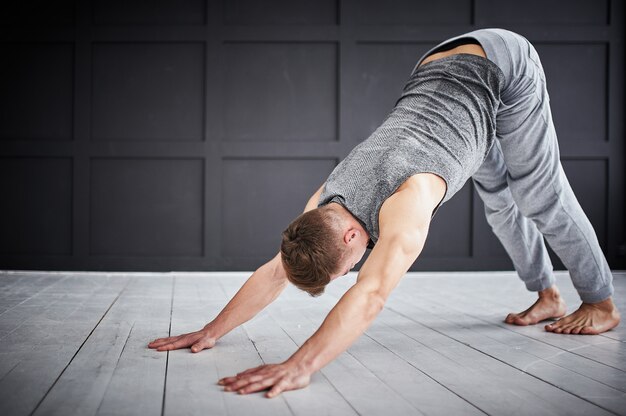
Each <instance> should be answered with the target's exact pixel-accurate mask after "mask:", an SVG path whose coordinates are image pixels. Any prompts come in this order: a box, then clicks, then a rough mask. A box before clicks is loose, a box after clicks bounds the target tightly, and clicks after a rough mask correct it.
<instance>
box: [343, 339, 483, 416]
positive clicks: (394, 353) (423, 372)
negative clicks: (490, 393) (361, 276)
mask: <svg viewBox="0 0 626 416" xmlns="http://www.w3.org/2000/svg"><path fill="white" fill-rule="evenodd" d="M363 335H364V336H366V337H368V338H369V339H371V340H372V341H374V342H375V343H377V344H378V345H380V346H381V347H382V348H384V349H386V350H387V351H389V352H390V353H391V354H393V355H395V356H396V357H398V358H399V359H401V360H402V361H404V362H405V363H406V364H407V365H409V366H411V367H413V368H415V369H416V370H417V371H419V372H420V373H422V374H424V375H425V376H426V377H428V378H429V379H431V380H432V381H434V382H435V383H437V384H439V385H440V386H441V387H443V388H444V389H446V390H448V391H449V392H450V393H452V394H454V395H455V396H457V397H458V398H459V399H461V400H463V401H464V402H466V403H467V404H469V405H470V406H472V407H474V408H475V409H476V410H478V411H479V412H481V413H483V414H485V415H487V414H488V413H487V412H485V411H484V410H482V409H481V408H480V407H478V406H476V405H475V404H474V403H472V402H470V401H469V400H467V399H466V398H465V397H463V396H461V395H460V394H458V393H457V392H455V391H454V390H452V389H450V388H449V387H448V386H446V385H445V384H443V383H441V382H440V381H439V380H437V379H436V378H434V377H433V376H431V375H430V374H428V373H427V372H426V371H424V370H422V369H421V368H419V367H417V366H415V365H414V364H413V363H411V362H409V361H407V360H405V359H404V358H403V357H402V356H400V355H398V354H397V353H396V352H395V351H393V350H391V349H389V348H388V347H387V346H386V345H383V344H381V343H380V342H379V341H378V340H377V339H376V338H374V337H372V336H371V335H369V334H368V333H367V332H365V333H364V334H363ZM348 353H349V351H348Z"/></svg>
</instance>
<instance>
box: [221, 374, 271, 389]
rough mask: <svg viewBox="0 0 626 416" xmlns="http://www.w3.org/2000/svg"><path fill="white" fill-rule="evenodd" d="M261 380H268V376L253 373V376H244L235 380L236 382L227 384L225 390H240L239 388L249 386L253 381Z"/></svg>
mask: <svg viewBox="0 0 626 416" xmlns="http://www.w3.org/2000/svg"><path fill="white" fill-rule="evenodd" d="M261 380H267V376H262V375H261V376H259V375H257V376H255V375H252V376H246V377H242V378H240V379H238V380H235V381H234V382H232V383H230V384H228V385H226V386H225V387H224V390H226V391H238V390H241V389H242V388H244V387H246V386H248V385H250V384H252V383H255V382H259V381H261Z"/></svg>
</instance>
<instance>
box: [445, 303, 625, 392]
mask: <svg viewBox="0 0 626 416" xmlns="http://www.w3.org/2000/svg"><path fill="white" fill-rule="evenodd" d="M433 302H434V303H438V304H439V305H441V306H444V307H447V308H452V309H454V310H456V311H457V312H459V313H463V314H465V315H467V316H469V317H471V318H473V319H475V320H478V321H481V322H484V323H487V324H490V325H493V322H492V321H489V320H487V319H484V318H482V317H481V316H477V315H473V314H471V313H468V312H467V311H465V310H461V309H458V308H455V307H451V306H450V305H449V304H443V303H440V302H437V301H436V300H435V301H433ZM443 319H445V318H443ZM497 327H498V328H501V329H502V330H506V331H508V332H511V333H513V334H516V335H519V336H523V337H526V338H528V339H531V340H532V341H534V342H541V343H542V344H544V345H548V346H550V347H552V348H556V349H559V350H561V351H562V353H568V354H573V355H576V356H577V357H579V358H581V359H583V360H589V361H592V362H594V363H596V364H599V365H600V366H606V367H609V368H611V369H614V370H617V371H621V372H623V370H622V369H619V368H615V367H613V366H611V365H609V364H605V363H603V362H600V361H597V360H594V359H592V358H589V357H586V356H583V355H579V354H575V353H574V352H572V351H571V350H566V349H562V348H560V347H557V346H554V345H552V344H549V343H546V342H543V341H542V340H538V339H536V338H534V337H532V336H528V335H526V334H523V333H520V332H517V331H515V330H513V329H512V328H511V327H510V325H502V324H498V325H497ZM486 336H487V337H489V335H486ZM489 338H491V339H494V338H492V337H489ZM527 353H528V354H530V355H533V356H535V357H537V358H538V359H539V360H542V361H547V362H549V363H550V364H552V365H555V366H558V367H560V368H563V369H565V370H568V371H571V372H574V373H576V374H579V375H580V376H582V377H586V378H588V379H589V380H593V381H594V382H597V383H600V384H603V385H605V386H607V387H610V388H612V389H615V390H618V391H621V392H624V393H626V386H624V387H623V388H624V390H620V389H617V388H616V387H615V386H612V385H610V384H607V383H605V382H603V381H602V380H597V379H595V378H592V377H589V376H588V375H586V374H583V373H579V372H577V371H576V369H575V368H569V367H564V366H562V365H560V364H559V363H555V362H553V361H550V360H547V359H545V358H542V357H540V356H538V355H535V354H533V353H532V352H527Z"/></svg>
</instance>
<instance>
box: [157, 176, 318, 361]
mask: <svg viewBox="0 0 626 416" xmlns="http://www.w3.org/2000/svg"><path fill="white" fill-rule="evenodd" d="M322 189H323V187H321V188H319V189H318V190H317V192H315V194H313V196H311V198H309V200H308V202H307V204H306V206H305V208H304V212H307V211H310V210H312V209H315V208H317V203H318V200H319V195H320V193H321V191H322ZM287 283H288V281H287V276H286V274H285V270H284V268H283V265H282V262H281V259H280V253H278V254H277V255H276V256H275V257H274V258H273V259H272V260H270V261H269V262H267V263H265V264H264V265H263V266H261V267H259V268H258V269H257V270H256V271H255V272H254V273H253V274H252V276H250V277H249V278H248V280H247V281H246V282H245V283H244V285H243V286H242V287H241V288H240V289H239V291H237V293H236V294H235V296H233V298H232V299H231V300H230V302H228V304H226V306H225V307H224V309H222V311H221V312H220V313H219V314H218V315H217V316H216V317H215V319H213V320H212V321H211V322H209V323H208V324H207V325H205V326H204V328H202V329H201V330H199V331H195V332H190V333H187V334H181V335H177V336H173V337H166V338H159V339H156V340H154V341H152V342H151V343H150V344H148V347H150V348H155V349H156V350H157V351H169V350H175V349H179V348H187V347H191V351H192V352H199V351H202V350H203V349H205V348H212V347H213V346H214V345H215V343H216V342H217V340H218V339H220V338H221V337H223V336H224V335H226V334H227V333H229V332H230V331H232V330H233V329H234V328H236V327H238V326H239V325H241V324H243V323H244V322H247V321H248V320H250V319H252V318H253V317H254V316H255V315H256V314H257V313H259V312H260V311H261V310H263V308H265V307H266V306H267V305H269V304H270V303H272V302H273V301H274V300H275V299H276V298H277V297H278V296H279V295H280V293H281V292H282V291H283V290H284V288H285V287H286V286H287Z"/></svg>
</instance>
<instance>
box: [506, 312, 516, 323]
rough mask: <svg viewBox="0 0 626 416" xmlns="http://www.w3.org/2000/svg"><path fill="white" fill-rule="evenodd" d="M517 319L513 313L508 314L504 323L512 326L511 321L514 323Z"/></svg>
mask: <svg viewBox="0 0 626 416" xmlns="http://www.w3.org/2000/svg"><path fill="white" fill-rule="evenodd" d="M516 317H517V315H516V314H514V313H510V314H508V315H507V316H506V318H505V319H504V322H506V323H507V324H512V323H513V321H515V318H516Z"/></svg>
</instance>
